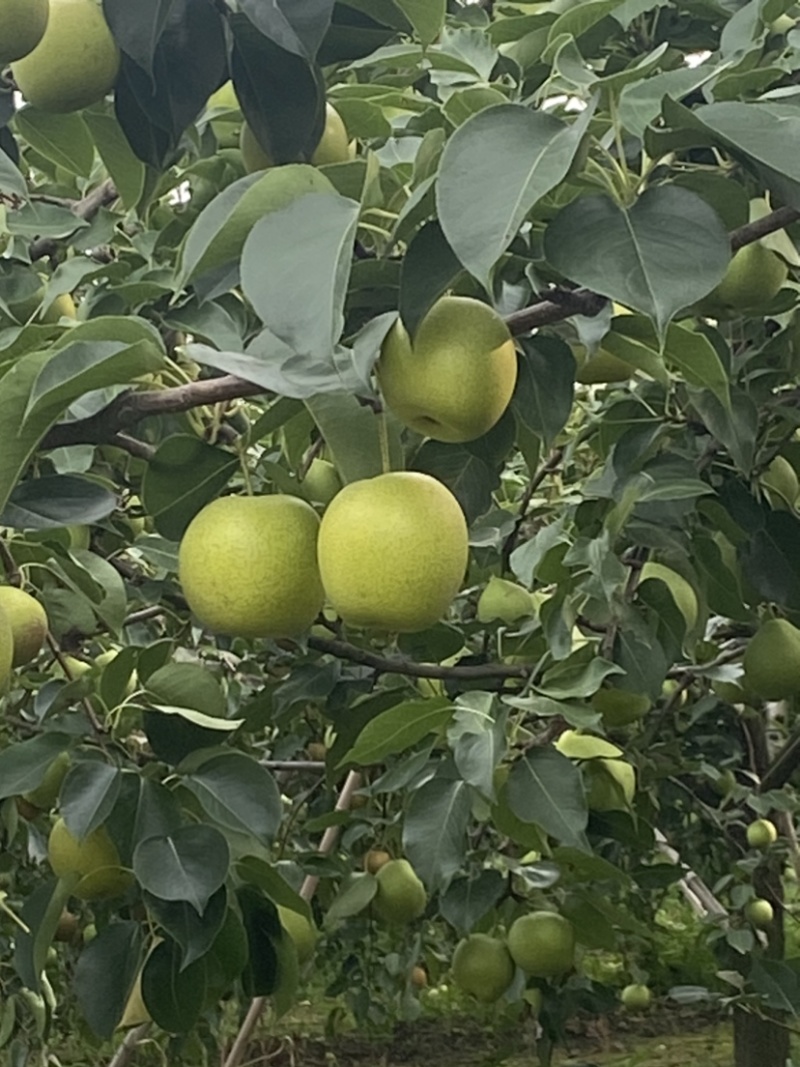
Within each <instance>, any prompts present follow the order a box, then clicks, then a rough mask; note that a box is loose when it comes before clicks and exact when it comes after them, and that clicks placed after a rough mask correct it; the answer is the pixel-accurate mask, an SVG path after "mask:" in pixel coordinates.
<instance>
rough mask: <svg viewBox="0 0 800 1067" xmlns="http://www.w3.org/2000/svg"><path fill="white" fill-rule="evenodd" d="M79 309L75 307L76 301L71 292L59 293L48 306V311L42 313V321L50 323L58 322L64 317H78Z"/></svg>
mask: <svg viewBox="0 0 800 1067" xmlns="http://www.w3.org/2000/svg"><path fill="white" fill-rule="evenodd" d="M77 314H78V309H77V308H76V307H75V301H74V300H73V299H72V294H71V293H59V295H58V296H57V297H56V298H55V300H54V301H53V303H52V304H51V305H50V306H49V307H48V309H47V311H45V313H44V314H43V315H42V322H45V323H48V324H53V325H55V324H57V323H59V322H60V321H61V319H62V318H64V319H74V318H77Z"/></svg>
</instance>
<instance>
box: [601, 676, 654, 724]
mask: <svg viewBox="0 0 800 1067" xmlns="http://www.w3.org/2000/svg"><path fill="white" fill-rule="evenodd" d="M652 706H653V702H652V700H651V699H650V697H649V696H647V694H646V693H633V692H630V691H629V690H627V689H615V688H614V687H613V686H608V687H606V688H604V689H598V690H597V692H596V693H595V694H594V696H593V697H592V707H593V708H594V710H595V711H599V712H600V714H601V715H602V716H603V722H604V724H605V725H606V726H610V727H612V728H613V727H617V726H630V725H631V723H634V722H638V721H639V720H640V719H642V718H644V716H645V715H646V714H647V712H648V711H649V710H650V708H651V707H652Z"/></svg>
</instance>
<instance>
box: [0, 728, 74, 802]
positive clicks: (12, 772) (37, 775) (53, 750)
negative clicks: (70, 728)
mask: <svg viewBox="0 0 800 1067" xmlns="http://www.w3.org/2000/svg"><path fill="white" fill-rule="evenodd" d="M68 744H69V737H68V736H67V735H66V734H61V733H47V734H42V735H41V737H33V738H31V740H30V741H18V742H17V743H16V744H12V745H8V746H7V747H5V748H3V750H2V751H0V800H4V799H5V798H6V797H14V796H18V795H20V794H21V793H28V792H30V790H32V789H35V788H36V786H37V785H39V784H40V782H41V781H42V779H43V778H44V775H45V772H46V770H47V768H48V767H49V766H50V764H51V763H52V762H53V760H54V759H55V758H56V756H57V755H58V754H59V753H60V752H63V751H64V750H65V749H66V748H67V746H68Z"/></svg>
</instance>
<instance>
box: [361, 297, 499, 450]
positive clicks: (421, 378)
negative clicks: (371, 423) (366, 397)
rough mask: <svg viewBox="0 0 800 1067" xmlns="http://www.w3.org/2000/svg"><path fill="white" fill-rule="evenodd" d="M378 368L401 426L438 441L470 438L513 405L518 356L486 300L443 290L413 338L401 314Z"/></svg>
mask: <svg viewBox="0 0 800 1067" xmlns="http://www.w3.org/2000/svg"><path fill="white" fill-rule="evenodd" d="M376 371H377V375H378V381H379V383H380V387H381V392H382V393H383V398H384V400H385V401H386V404H387V406H388V407H389V409H390V410H391V411H392V413H393V414H394V415H395V416H396V417H397V418H398V419H399V420H400V422H402V423H404V425H406V426H408V427H410V428H411V429H412V430H415V431H416V432H417V433H420V434H422V435H423V436H424V437H432V438H433V439H434V440H436V441H449V442H460V441H473V440H474V439H475V438H477V437H482V436H483V435H484V434H485V433H486V432H487V431H489V430H491V428H492V427H493V426H494V424H495V423H496V422H497V421H498V420H499V419H500V417H501V415H502V414H503V412H504V411H505V410H506V408H507V407H508V404H509V401H510V400H511V394H512V393H513V392H514V385H515V384H516V380H517V355H516V350H515V348H514V341H513V340H512V338H511V335H510V333H509V331H508V327H507V326H506V324H505V322H504V321H503V319H502V318H501V317H500V315H498V314H497V312H496V311H494V309H493V308H491V307H489V305H488V304H484V303H482V302H481V301H480V300H473V299H472V298H470V297H464V296H443V297H441V298H440V299H439V300H437V301H436V303H435V304H434V305H433V307H432V308H431V309H430V311H429V312H428V313H427V315H426V316H425V318H424V319H423V320H422V322H421V323H420V325H419V327H418V328H417V332H416V334H415V336H414V338H413V340H412V338H411V337H410V336H409V334H408V332H407V331H406V328H405V326H404V325H403V322H402V321H401V320H400V319H399V318H398V320H397V321H396V322H395V324H394V326H393V327H392V328H391V330H390V331H389V333H388V334H387V335H386V339H385V340H384V342H383V346H382V348H381V355H380V359H379V360H378V363H377V367H376Z"/></svg>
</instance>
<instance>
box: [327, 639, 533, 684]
mask: <svg viewBox="0 0 800 1067" xmlns="http://www.w3.org/2000/svg"><path fill="white" fill-rule="evenodd" d="M307 644H308V647H309V648H313V649H315V650H316V651H317V652H327V653H328V654H329V655H331V656H336V658H337V659H346V660H349V661H350V662H351V663H359V664H361V666H362V667H372V669H373V670H376V671H382V672H383V673H384V674H405V675H408V676H409V677H412V678H440V679H460V680H461V681H474V680H476V679H479V678H528V677H529V676H530V674H531V668H530V667H515V666H512V665H511V664H508V663H481V664H474V665H470V666H466V667H459V666H455V667H441V666H439V664H438V663H415V662H414V661H413V660H410V659H404V658H403V657H401V656H379V655H378V654H377V653H375V652H368V651H367V650H366V649H364V648H357V647H356V646H355V645H351V644H348V643H347V642H346V641H337V640H334V639H333V638H329V637H309V638H308V641H307Z"/></svg>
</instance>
